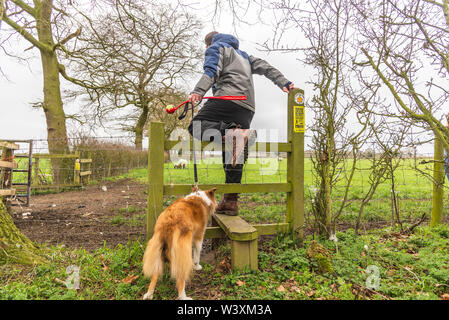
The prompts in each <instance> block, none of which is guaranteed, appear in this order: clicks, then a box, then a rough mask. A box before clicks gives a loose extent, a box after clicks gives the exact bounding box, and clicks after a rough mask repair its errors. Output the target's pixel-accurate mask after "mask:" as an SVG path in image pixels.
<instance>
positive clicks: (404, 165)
mask: <svg viewBox="0 0 449 320" xmlns="http://www.w3.org/2000/svg"><path fill="white" fill-rule="evenodd" d="M218 160H220V161H221V159H218ZM251 161H252V162H254V161H255V160H254V159H252V160H251ZM344 165H345V166H346V168H345V170H342V173H341V174H340V178H341V179H340V181H339V183H338V184H337V186H336V187H335V188H334V190H333V203H332V206H333V210H334V212H335V211H336V210H338V209H339V207H340V203H341V199H342V198H343V196H344V186H345V182H346V180H347V176H348V175H349V170H350V169H351V166H352V161H351V160H348V161H347V162H346V163H345V164H344ZM270 166H271V167H272V168H276V166H277V169H278V170H277V171H267V170H265V171H261V169H263V168H269V167H270ZM286 166H287V161H286V159H283V160H282V161H280V162H278V161H277V160H273V161H271V163H267V162H266V161H265V163H261V162H260V161H259V160H257V161H256V163H251V162H250V163H248V164H246V165H245V169H244V173H243V178H242V183H270V182H271V183H274V182H286ZM370 166H371V162H370V160H367V159H363V160H361V161H360V162H359V164H358V165H357V170H356V171H355V174H354V177H353V182H352V185H351V188H350V190H349V194H348V199H349V201H350V204H349V205H348V206H347V207H346V208H345V209H344V211H343V213H342V215H341V221H343V222H348V223H354V222H355V221H356V219H357V215H358V211H359V208H360V204H361V200H362V199H363V197H364V196H365V194H366V193H367V192H368V190H369V186H370V180H369V175H370V172H371V169H370ZM414 166H415V162H414V160H413V159H406V160H402V161H401V164H400V166H399V167H398V169H397V170H396V172H395V183H396V192H397V197H398V198H399V199H400V201H399V209H400V214H401V219H405V220H413V219H417V218H419V217H421V216H422V214H423V213H426V214H429V213H430V210H431V198H432V183H431V181H430V180H429V179H428V177H425V176H424V175H422V174H420V173H419V172H417V171H416V170H414ZM418 167H419V169H420V170H422V171H424V172H426V173H429V174H430V173H431V169H432V166H431V164H426V165H418ZM164 170H165V171H164V183H165V184H171V183H173V184H192V183H193V180H194V179H193V163H192V162H190V163H189V164H188V166H187V168H186V169H174V168H173V165H172V164H171V163H166V164H164ZM312 171H313V165H312V162H311V160H310V159H306V160H305V177H304V184H305V186H304V187H305V199H306V202H305V208H306V214H310V211H311V199H312V197H313V194H314V189H315V188H316V180H315V178H314V176H313V174H312ZM262 172H263V173H262ZM267 173H270V174H267ZM198 177H199V181H200V183H204V184H213V183H223V182H224V171H223V168H222V164H221V163H220V162H219V161H216V160H215V163H214V160H213V159H207V160H206V161H202V162H201V163H199V165H198ZM123 178H131V179H134V180H136V181H139V182H141V183H147V182H148V170H147V169H135V170H131V171H130V172H129V173H128V174H126V175H122V176H117V177H114V178H110V179H111V180H119V179H123ZM175 198H176V197H166V203H165V204H166V205H168V204H169V203H171V201H173V200H174V199H175ZM218 198H220V196H219V197H218ZM285 203H286V194H285V193H257V194H241V201H240V211H241V216H242V217H243V218H244V219H246V220H247V221H249V222H250V223H261V222H272V223H274V222H278V221H283V220H284V219H285ZM444 210H445V214H447V213H448V209H447V208H445V209H444ZM390 220H391V182H390V181H385V182H383V183H381V184H380V185H379V187H378V188H377V191H376V193H375V194H374V197H373V199H372V200H371V201H370V202H369V203H368V204H367V206H366V208H365V210H364V215H363V221H366V222H376V221H390Z"/></svg>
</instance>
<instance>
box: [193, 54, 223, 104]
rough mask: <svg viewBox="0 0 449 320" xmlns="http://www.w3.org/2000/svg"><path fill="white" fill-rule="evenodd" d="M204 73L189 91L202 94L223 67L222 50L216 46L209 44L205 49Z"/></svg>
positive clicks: (217, 76) (218, 75) (215, 79)
mask: <svg viewBox="0 0 449 320" xmlns="http://www.w3.org/2000/svg"><path fill="white" fill-rule="evenodd" d="M203 69H204V73H203V75H202V77H201V78H200V80H199V81H198V83H197V84H196V86H195V88H194V89H193V91H192V92H191V93H197V94H199V95H201V96H204V95H205V94H206V92H207V91H208V90H209V89H210V88H211V87H212V86H213V84H214V83H215V82H216V81H217V79H218V78H219V77H220V74H221V71H222V69H223V50H222V48H220V47H218V46H211V47H209V48H208V49H207V50H206V54H205V58H204V66H203Z"/></svg>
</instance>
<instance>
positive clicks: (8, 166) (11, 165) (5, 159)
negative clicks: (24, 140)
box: [0, 141, 19, 197]
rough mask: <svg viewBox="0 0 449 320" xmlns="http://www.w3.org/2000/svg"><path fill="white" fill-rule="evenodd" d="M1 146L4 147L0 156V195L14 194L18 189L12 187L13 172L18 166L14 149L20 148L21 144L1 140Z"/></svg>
mask: <svg viewBox="0 0 449 320" xmlns="http://www.w3.org/2000/svg"><path fill="white" fill-rule="evenodd" d="M0 148H2V156H1V158H0V182H1V184H0V196H1V197H9V196H14V195H15V194H16V189H14V188H12V172H13V170H14V169H16V168H17V163H16V162H15V161H14V150H18V149H19V145H17V144H15V143H12V142H9V141H0Z"/></svg>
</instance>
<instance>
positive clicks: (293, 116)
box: [146, 89, 305, 270]
mask: <svg viewBox="0 0 449 320" xmlns="http://www.w3.org/2000/svg"><path fill="white" fill-rule="evenodd" d="M304 121H305V115H304V91H303V90H301V89H294V90H291V92H290V93H289V96H288V126H287V136H288V141H287V142H286V143H279V144H278V145H277V149H276V151H278V152H287V154H288V156H287V182H286V183H265V184H264V183H254V184H252V183H251V184H201V185H199V188H200V189H202V190H207V189H210V188H213V187H215V188H217V191H216V193H256V192H286V193H287V217H286V221H285V222H282V223H275V224H259V225H250V224H249V223H248V222H246V221H245V220H243V219H242V218H241V217H239V216H227V215H222V214H214V215H213V219H212V227H208V228H207V229H206V233H205V237H206V238H213V239H221V238H228V239H230V241H231V261H232V269H234V270H235V269H243V268H245V267H249V268H250V269H252V270H256V269H257V267H258V262H257V239H258V236H260V235H272V234H277V233H284V232H292V234H293V236H294V238H295V239H302V238H303V236H304V232H303V225H304V129H305V123H304ZM178 143H184V144H185V143H189V142H188V141H184V142H182V141H164V127H163V123H161V122H151V123H150V126H149V149H148V150H149V151H148V209H147V228H146V237H147V239H149V238H151V236H152V235H153V232H154V225H155V223H156V220H157V217H158V216H159V214H160V213H161V212H162V209H163V197H164V195H166V196H169V195H183V194H188V193H190V192H191V188H192V186H191V185H190V184H188V185H187V184H170V185H164V150H170V149H172V148H173V147H175V146H176V145H177V144H178ZM190 144H192V141H190ZM209 144H210V142H201V147H202V149H203V148H204V147H206V146H209ZM257 150H258V151H260V150H263V151H266V152H269V151H270V150H271V144H270V143H260V142H258V143H256V144H255V145H254V146H253V147H252V148H250V151H257ZM271 151H273V150H271Z"/></svg>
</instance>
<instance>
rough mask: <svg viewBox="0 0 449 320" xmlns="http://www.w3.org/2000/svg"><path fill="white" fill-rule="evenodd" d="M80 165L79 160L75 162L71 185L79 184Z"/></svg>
mask: <svg viewBox="0 0 449 320" xmlns="http://www.w3.org/2000/svg"><path fill="white" fill-rule="evenodd" d="M80 172H81V163H80V159H76V160H75V168H74V170H73V183H74V184H80Z"/></svg>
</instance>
